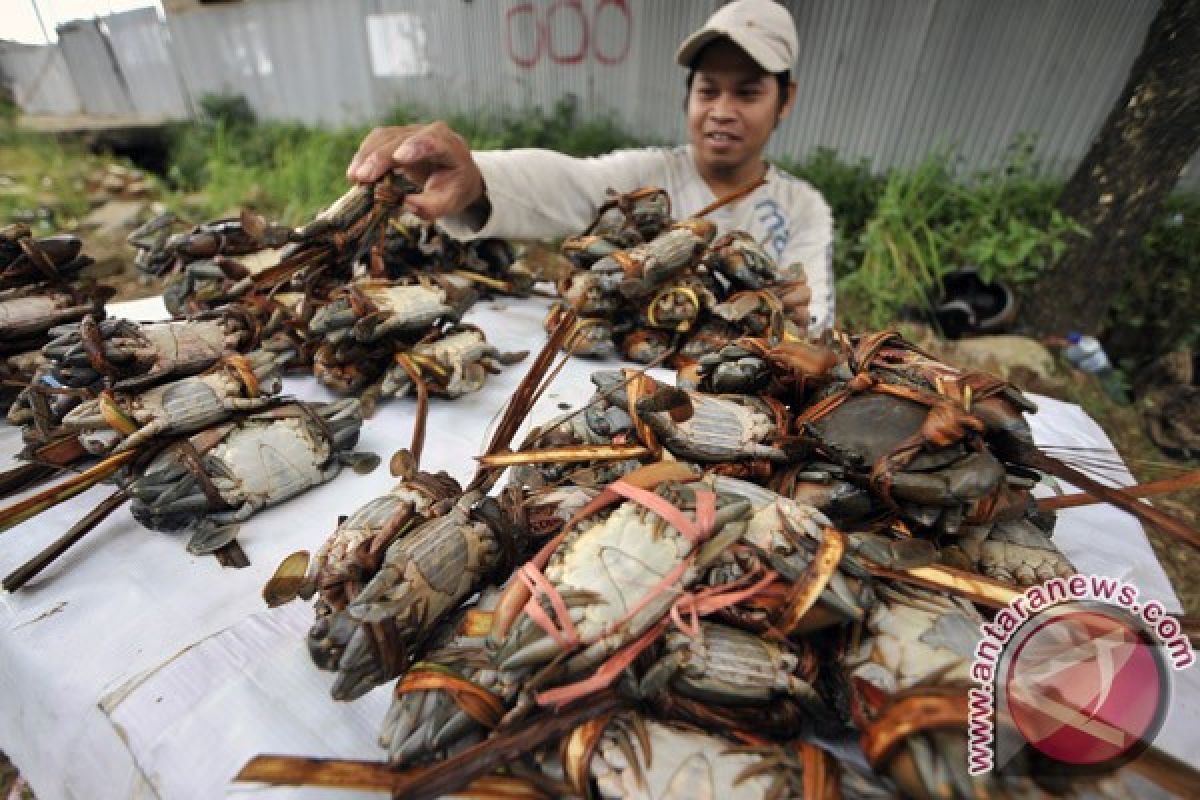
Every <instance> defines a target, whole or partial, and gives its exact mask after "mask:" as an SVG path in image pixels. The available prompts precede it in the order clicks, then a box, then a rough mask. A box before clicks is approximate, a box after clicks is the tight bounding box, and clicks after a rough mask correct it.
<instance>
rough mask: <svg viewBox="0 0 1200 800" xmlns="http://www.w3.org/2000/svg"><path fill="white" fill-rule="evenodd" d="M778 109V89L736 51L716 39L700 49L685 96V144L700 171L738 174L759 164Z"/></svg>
mask: <svg viewBox="0 0 1200 800" xmlns="http://www.w3.org/2000/svg"><path fill="white" fill-rule="evenodd" d="M788 94H789V97H788V98H787V99H786V102H785V103H784V104H783V108H782V109H781V108H780V103H779V83H778V81H777V80H776V79H775V76H774V75H771V74H770V73H767V72H764V71H763V70H762V68H761V67H759V66H758V64H756V63H754V61H753V60H752V59H751V58H750V57H749V56H748V55H746V53H745V52H744V51H743V50H742V49H741V48H740V47H738V46H737V45H735V44H733V43H732V42H730V41H729V40H727V39H719V40H717V41H715V42H713V43H712V44H711V45H709V46H708V47H706V48H704V50H703V52H702V53H701V55H700V60H699V62H698V63H697V64H696V74H695V78H694V79H693V81H692V88H691V92H690V93H689V94H688V104H687V118H688V141H689V142H691V145H692V148H693V150H694V152H695V157H696V161H697V163H698V166H700V167H701V169H702V171H703V170H705V169H712V170H718V171H729V170H735V171H736V170H738V169H740V168H744V167H746V165H748V164H751V163H753V164H757V163H758V162H759V161H760V160H761V159H762V152H763V149H764V148H765V147H766V144H767V139H769V138H770V136H771V131H772V130H774V128H775V124H776V123H777V122H778V121H779V120H781V119H783V118H784V117H785V116H787V114H788V112H789V111H790V110H791V105H792V97H791V95H792V94H793V92H791V91H789V93H788Z"/></svg>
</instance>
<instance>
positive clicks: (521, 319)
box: [0, 300, 1200, 800]
mask: <svg viewBox="0 0 1200 800" xmlns="http://www.w3.org/2000/svg"><path fill="white" fill-rule="evenodd" d="M545 310H546V309H545V304H544V302H539V301H534V300H529V301H513V300H503V301H499V302H497V303H494V304H491V305H486V306H483V307H480V308H477V309H475V310H473V311H472V312H471V314H470V315H469V321H472V322H474V323H477V324H479V325H481V326H482V327H483V328H484V330H486V331H487V334H488V338H489V339H490V340H491V341H492V342H493V343H494V344H496V345H497V346H498V347H500V348H501V349H504V350H521V349H529V350H536V349H537V348H539V347H540V346H541V344H542V342H543V341H544V338H545V337H544V335H543V333H542V330H541V320H542V317H543V316H544V314H545ZM112 313H113V314H116V315H122V316H127V317H131V318H135V319H139V318H140V319H150V318H156V317H159V316H161V315H162V314H163V310H162V306H161V304H160V303H158V302H157V301H137V302H134V303H128V304H118V305H116V306H114V307H113V309H112ZM613 366H614V365H612V364H607V365H605V364H597V363H594V362H586V361H581V360H573V361H572V362H571V363H569V364H568V365H567V367H566V369H565V370H564V372H563V374H562V375H561V376H560V377H559V379H558V381H557V382H556V383H555V385H554V386H553V387H552V388H551V390H550V391H549V392H547V394H546V395H545V396H544V397H543V398H542V400H541V401H540V403H539V405H538V407H537V408H535V410H534V412H533V413H532V414H531V416H530V419H531V420H533V421H543V420H545V419H546V418H548V417H549V416H551V415H552V414H554V413H557V412H558V411H559V405H560V404H569V405H576V404H579V403H582V402H583V401H585V400H586V398H587V397H588V396H589V395H590V394H591V388H592V387H591V385H590V383H589V382H588V379H587V376H588V375H589V374H590V372H591V371H592V370H593V369H596V368H603V367H607V368H611V367H613ZM523 374H524V366H523V365H518V366H516V367H511V368H508V369H506V370H505V372H504V373H503V374H502V375H499V376H492V377H491V378H490V379H489V382H488V385H487V386H486V387H485V389H484V390H483V391H482V392H480V393H478V394H476V395H473V396H468V397H464V398H461V399H459V400H456V401H453V402H445V401H439V400H434V401H433V402H432V403H431V408H430V419H429V432H428V439H427V443H426V448H425V453H424V457H423V463H422V466H423V467H424V468H425V469H432V470H438V469H445V470H447V471H448V472H450V473H451V474H453V475H455V476H456V477H458V478H459V479H460V480H463V481H465V480H467V479H469V477H470V475H471V473H472V471H473V469H474V462H473V460H472V457H473V456H474V455H475V454H477V453H478V452H479V451H480V450H481V449H482V447H483V443H484V441H485V440H486V438H487V434H488V433H489V430H490V425H491V423H492V422H493V421H494V419H495V417H496V415H497V414H498V411H499V409H501V408H502V406H503V404H504V402H505V401H506V400H507V398H508V396H509V393H510V392H511V391H512V390H513V388H514V387H515V386H516V384H517V383H518V381H519V380H520V378H521V376H522V375H523ZM287 389H288V391H290V392H292V393H294V394H296V395H298V396H301V397H303V398H306V399H329V398H330V397H331V395H330V394H329V393H327V392H325V391H324V390H323V389H321V388H320V387H319V386H317V385H316V383H315V382H314V381H313V380H311V379H298V380H289V381H288V383H287ZM1038 401H1039V403H1041V405H1042V410H1041V411H1040V412H1039V413H1038V414H1037V415H1036V416H1034V417H1033V425H1034V431H1035V435H1036V436H1037V438H1038V440H1039V442H1040V443H1043V444H1074V445H1080V444H1083V445H1089V446H1096V447H1105V448H1108V447H1111V444H1110V443H1109V441H1108V439H1107V437H1105V435H1104V433H1103V431H1101V430H1100V428H1099V427H1098V426H1097V425H1096V424H1095V423H1094V422H1093V421H1092V420H1091V419H1090V418H1088V417H1087V415H1086V414H1084V413H1083V411H1082V410H1081V409H1079V408H1078V407H1077V406H1073V405H1069V404H1064V403H1059V402H1057V401H1053V400H1050V399H1043V398H1038ZM413 408H414V404H413V402H412V401H411V400H393V401H389V402H386V403H383V404H381V406H380V409H379V411H378V413H377V414H376V415H375V416H374V417H373V418H372V419H370V420H368V421H367V423H366V424H365V425H364V427H363V433H362V438H361V441H360V449H364V450H370V451H374V452H376V453H378V454H379V455H381V456H382V457H383V458H384V463H385V464H386V462H387V458H388V457H389V456H390V454H391V453H392V452H393V451H395V450H396V449H397V448H399V447H406V446H407V445H408V442H409V438H410V434H411V421H412V413H413ZM18 446H19V436H18V434H17V432H16V431H15V430H12V429H5V430H3V431H2V432H0V453H4V454H5V455H7V456H11V454H13V453H15V452H16V450H17V449H18ZM3 466H7V464H4V465H3ZM1124 477H1126V478H1128V476H1127V475H1126V476H1124ZM393 483H394V479H393V478H392V477H391V476H390V475H389V474H388V472H387V469H386V467H381V468H379V469H377V470H376V471H375V472H374V473H372V474H370V475H368V476H359V475H355V474H353V473H352V472H350V471H349V470H347V471H344V472H343V474H342V475H341V476H339V477H338V478H337V479H335V480H334V481H332V482H331V483H329V484H326V485H325V486H322V487H319V488H317V489H315V490H313V491H311V492H309V493H307V494H305V495H303V496H301V497H299V498H296V499H295V500H293V501H291V502H289V503H287V504H285V505H283V506H280V507H278V508H274V509H270V510H268V511H265V512H263V513H261V514H258V515H256V516H254V517H252V518H251V519H250V520H249V521H248V522H247V523H246V524H245V525H244V526H243V528H242V532H241V534H240V536H239V540H240V542H241V544H242V547H243V548H244V549H245V551H246V553H247V555H248V556H249V558H250V561H251V566H250V567H248V568H246V569H241V570H235V569H224V568H222V567H220V566H219V565H218V564H217V563H216V561H215V560H214V559H212V558H196V557H193V556H190V555H188V554H187V552H186V551H185V549H184V542H185V538H184V537H182V536H172V535H168V534H162V533H155V532H151V531H147V530H144V529H143V528H141V527H140V526H139V525H138V524H137V523H136V522H134V520H133V518H132V517H131V516H130V515H129V512H128V510H127V509H119V510H118V511H117V512H115V513H114V514H113V515H112V516H111V517H109V518H108V519H107V520H105V521H104V522H103V523H101V524H100V526H99V527H98V528H97V529H96V530H95V531H94V532H93V533H92V534H90V535H89V536H88V537H87V538H86V539H85V540H84V541H83V542H82V543H80V544H79V545H77V546H76V547H75V548H73V549H72V550H70V551H69V552H68V553H67V554H66V555H65V556H64V557H62V558H61V559H60V560H59V561H58V562H56V563H55V564H54V565H52V566H51V567H50V568H49V569H48V570H46V571H45V572H44V573H42V575H40V576H39V577H38V578H37V579H35V580H34V581H32V582H31V583H30V584H29V585H28V586H27V587H26V588H24V589H22V590H20V591H19V592H17V593H16V594H7V593H6V594H2V595H0V687H2V688H0V698H2V699H0V709H2V710H0V749H2V750H3V751H4V752H5V753H7V754H8V755H9V756H10V757H11V758H12V760H13V761H14V763H15V764H16V765H17V767H18V768H19V769H20V770H21V772H22V774H23V775H24V776H25V777H26V778H27V779H28V780H29V782H30V784H31V785H32V786H33V788H34V790H35V792H36V793H37V796H38V797H39V798H40V800H53V799H54V798H87V799H88V800H104V799H105V798H125V797H136V798H141V797H156V796H157V797H164V798H193V797H194V798H213V797H221V796H225V795H226V794H227V793H230V794H233V795H236V796H245V795H259V794H262V795H269V796H271V797H272V798H274V797H338V798H340V797H354V796H356V794H361V793H353V792H337V791H331V790H312V789H310V790H296V789H268V788H265V787H256V786H241V785H238V786H235V785H232V784H231V783H230V781H231V778H232V777H233V775H234V774H236V772H237V771H238V769H239V768H240V767H241V766H242V765H243V764H244V763H245V762H246V761H247V760H248V759H249V758H251V757H252V756H254V755H255V754H258V753H292V754H296V755H312V756H326V757H345V758H358V759H380V758H382V757H383V751H382V750H380V749H379V748H378V747H377V746H376V745H375V736H376V732H377V729H378V723H379V721H380V720H381V718H382V716H383V713H384V711H385V709H386V707H387V704H388V701H389V694H390V687H382V688H379V689H376V690H375V691H374V692H372V693H370V694H368V695H367V696H366V697H363V698H362V699H360V700H358V701H356V702H354V703H349V704H343V703H335V702H334V701H333V700H331V699H330V697H329V693H328V690H329V685H330V683H331V676H330V675H328V674H327V673H323V672H320V671H318V670H317V669H316V668H315V667H314V666H313V665H312V663H311V661H310V660H309V658H308V654H307V652H306V650H305V647H304V641H303V637H304V633H305V631H306V629H307V627H308V625H309V623H310V622H311V619H312V612H311V609H310V608H309V607H308V606H306V605H305V604H303V603H301V602H295V603H292V604H290V605H287V606H284V607H281V608H277V609H274V610H267V609H266V608H265V605H264V603H263V601H262V598H261V594H260V592H261V588H262V585H263V583H264V582H265V581H266V580H267V578H268V577H270V575H271V573H272V572H273V571H274V569H275V567H276V565H277V564H278V563H279V561H280V560H281V559H282V558H283V557H284V556H285V555H287V554H288V553H291V552H293V551H295V550H298V549H302V548H303V549H308V550H310V551H314V550H316V548H317V547H318V546H319V545H320V544H321V542H322V541H323V540H324V539H325V537H326V536H327V535H328V534H329V533H330V532H331V531H332V530H333V528H334V526H335V524H336V521H337V517H338V516H339V515H340V514H346V513H349V512H351V511H353V510H354V509H355V508H357V507H358V506H359V505H361V504H362V503H363V502H365V501H366V500H368V499H370V498H371V497H374V496H376V495H378V494H380V493H382V492H384V491H386V490H387V488H389V487H390V486H391V485H392V484H393ZM108 491H110V488H109V487H98V488H96V489H93V490H92V491H89V492H87V493H85V494H84V495H81V496H80V497H78V498H76V499H74V500H73V501H71V502H69V503H66V504H64V505H62V506H60V507H58V508H56V509H54V510H52V511H50V512H47V513H46V514H44V515H42V516H41V517H38V518H37V519H34V520H32V521H30V522H27V523H25V524H23V525H21V526H19V527H17V528H15V529H13V530H11V531H9V532H7V533H4V534H0V574H7V573H8V572H9V571H11V570H12V569H13V568H15V567H16V566H17V565H19V564H21V563H23V562H24V561H25V560H27V559H28V558H30V557H31V556H32V555H34V554H35V553H37V552H38V551H39V550H41V549H42V548H43V547H45V546H46V545H47V544H49V543H50V542H51V541H53V540H54V539H55V538H57V537H58V536H59V535H60V534H61V533H62V532H63V531H64V530H65V529H66V528H67V527H68V526H69V525H70V524H72V523H73V522H74V521H75V520H77V519H78V518H79V517H80V516H81V515H82V514H83V513H85V512H86V510H87V509H89V508H90V507H91V506H93V505H94V504H95V503H97V502H98V501H99V500H100V499H102V498H103V497H104V496H106V494H107V492H108ZM1056 538H1057V539H1058V541H1059V543H1060V546H1061V547H1062V548H1063V550H1064V551H1066V552H1067V554H1068V555H1069V556H1070V557H1071V558H1072V559H1073V560H1074V561H1075V563H1076V564H1077V565H1078V566H1079V568H1080V569H1081V570H1084V571H1089V572H1091V571H1095V572H1100V573H1104V574H1108V575H1112V576H1114V577H1120V578H1123V579H1125V580H1131V581H1133V582H1135V583H1136V584H1137V585H1138V586H1139V587H1140V588H1141V593H1142V597H1144V598H1147V599H1149V598H1159V599H1160V600H1162V601H1163V602H1164V604H1166V605H1167V606H1168V607H1169V608H1171V609H1178V602H1177V600H1176V599H1175V596H1174V594H1173V593H1172V591H1171V588H1170V585H1169V584H1168V582H1167V579H1166V577H1165V575H1164V574H1163V572H1162V569H1161V567H1160V566H1159V565H1158V562H1157V561H1156V560H1155V557H1154V554H1153V552H1152V551H1151V549H1150V547H1149V544H1148V543H1147V541H1146V538H1145V535H1144V534H1143V532H1142V530H1141V528H1140V526H1139V525H1138V523H1137V522H1136V521H1135V520H1133V518H1131V517H1129V516H1128V515H1126V514H1124V513H1121V512H1119V511H1115V510H1113V509H1110V508H1107V507H1103V506H1095V507H1089V508H1084V509H1075V510H1071V511H1066V512H1063V513H1062V514H1061V518H1060V522H1059V526H1058V531H1057V533H1056ZM1176 678H1177V679H1176V686H1175V701H1174V704H1173V708H1172V712H1171V714H1170V716H1169V717H1168V720H1167V725H1166V727H1165V728H1164V731H1163V733H1162V734H1161V735H1160V737H1159V740H1158V743H1159V745H1160V746H1163V747H1165V748H1166V749H1167V750H1169V751H1170V752H1172V753H1174V754H1176V755H1178V756H1180V757H1183V758H1185V759H1188V760H1190V761H1193V762H1195V761H1196V760H1197V754H1198V753H1200V686H1198V681H1197V679H1196V670H1194V669H1193V670H1191V671H1190V672H1188V673H1183V674H1182V675H1177V676H1176ZM362 796H374V797H378V796H380V795H366V794H363V795H362Z"/></svg>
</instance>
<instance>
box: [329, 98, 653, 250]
mask: <svg viewBox="0 0 1200 800" xmlns="http://www.w3.org/2000/svg"><path fill="white" fill-rule="evenodd" d="M393 169H396V170H399V171H400V172H402V173H404V175H405V176H406V177H408V178H409V179H410V180H412V181H413V182H414V183H416V184H418V185H419V186H421V187H423V189H422V191H421V192H419V193H417V194H413V195H409V196H408V198H406V199H405V205H406V206H407V207H408V208H409V209H410V210H411V211H413V212H414V213H416V214H417V215H419V216H421V217H423V218H424V219H428V220H440V221H441V224H442V227H443V228H445V229H446V231H447V232H448V233H450V234H451V235H452V236H455V237H456V238H460V239H471V238H477V237H489V236H500V237H512V238H540V237H549V236H566V235H570V234H573V233H578V232H579V231H581V230H583V229H584V228H586V227H587V225H588V224H589V223H590V222H591V221H592V217H593V216H594V215H595V212H596V209H597V207H598V206H599V205H600V204H601V203H603V202H604V200H605V191H606V190H607V189H610V188H611V189H615V190H617V191H619V192H627V191H630V190H632V189H636V188H639V187H641V186H646V185H650V184H655V183H657V184H660V185H661V184H662V182H663V181H664V180H665V177H666V176H665V159H664V156H663V153H662V152H661V151H656V150H625V151H619V152H616V153H610V154H609V155H606V156H598V157H596V158H571V157H570V156H565V155H562V154H561V153H555V152H553V151H550V150H506V151H494V152H481V153H472V152H471V150H470V149H469V148H468V146H467V143H466V140H464V139H463V137H462V136H460V135H459V134H458V133H456V132H455V131H453V130H452V129H451V128H450V127H449V126H448V125H446V124H445V123H444V122H434V123H432V124H429V125H423V126H416V125H409V126H405V127H395V128H376V129H375V130H374V131H372V132H371V133H370V134H368V136H367V137H366V138H365V139H364V140H363V143H362V145H361V146H360V147H359V149H358V153H356V154H355V156H354V159H353V160H352V161H351V162H350V165H349V166H348V167H347V169H346V177H348V178H350V179H351V180H354V181H357V182H359V183H370V182H372V181H376V180H378V179H379V178H381V177H383V175H385V174H386V173H387V172H388V171H390V170H393Z"/></svg>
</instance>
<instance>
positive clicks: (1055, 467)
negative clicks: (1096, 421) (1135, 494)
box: [1026, 449, 1200, 549]
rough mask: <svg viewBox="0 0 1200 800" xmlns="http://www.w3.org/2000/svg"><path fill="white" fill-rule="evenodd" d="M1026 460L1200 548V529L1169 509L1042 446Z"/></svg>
mask: <svg viewBox="0 0 1200 800" xmlns="http://www.w3.org/2000/svg"><path fill="white" fill-rule="evenodd" d="M1026 463H1027V465H1028V466H1031V467H1033V468H1035V469H1040V470H1041V471H1042V472H1046V473H1049V474H1051V475H1053V476H1054V477H1056V478H1060V479H1062V480H1064V481H1068V482H1069V483H1071V484H1072V485H1074V486H1078V487H1079V488H1081V489H1083V490H1084V491H1085V492H1087V493H1088V494H1090V495H1092V496H1093V497H1098V498H1100V499H1101V500H1102V501H1104V502H1106V503H1111V504H1112V505H1114V506H1116V507H1117V508H1119V509H1121V510H1122V511H1128V512H1129V513H1130V514H1133V515H1134V516H1135V517H1137V518H1138V519H1139V520H1141V521H1142V522H1143V523H1145V524H1147V525H1153V526H1154V527H1156V528H1158V529H1159V530H1161V531H1162V532H1163V533H1166V534H1168V535H1170V536H1174V537H1175V538H1176V539H1182V540H1183V541H1185V542H1187V543H1188V544H1190V545H1191V546H1192V547H1195V548H1197V549H1200V533H1198V532H1197V531H1196V530H1194V529H1193V528H1191V527H1189V526H1187V525H1185V524H1184V523H1183V522H1181V521H1180V520H1177V519H1175V518H1174V517H1172V516H1171V515H1170V514H1168V513H1166V512H1165V511H1161V510H1159V509H1157V508H1155V507H1154V506H1152V505H1149V504H1148V503H1142V502H1140V501H1138V500H1136V499H1134V498H1132V497H1129V496H1128V495H1126V494H1124V493H1123V492H1122V491H1121V490H1120V489H1114V488H1113V487H1111V486H1105V485H1104V484H1103V483H1100V482H1099V481H1097V480H1095V479H1093V478H1091V477H1089V476H1087V475H1085V474H1083V473H1082V472H1080V471H1079V470H1077V469H1075V468H1074V467H1072V466H1069V465H1067V464H1064V463H1063V462H1062V461H1059V460H1058V459H1057V458H1054V457H1053V456H1049V455H1046V454H1045V453H1043V452H1042V451H1040V450H1037V449H1034V450H1033V451H1032V452H1031V453H1029V454H1028V456H1027V458H1026Z"/></svg>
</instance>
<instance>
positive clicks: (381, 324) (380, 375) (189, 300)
mask: <svg viewBox="0 0 1200 800" xmlns="http://www.w3.org/2000/svg"><path fill="white" fill-rule="evenodd" d="M413 190H414V186H413V185H412V184H411V183H409V182H408V181H407V180H405V179H404V178H403V177H402V176H399V175H388V176H386V177H385V178H383V179H381V180H380V181H378V182H376V183H375V184H372V185H360V186H355V187H354V188H352V189H350V190H349V191H348V192H346V193H345V194H344V195H343V196H342V197H340V198H339V199H338V200H337V201H335V202H334V203H333V204H332V205H331V206H330V207H329V208H327V209H325V210H324V211H322V212H321V213H320V214H318V215H317V217H316V218H315V219H314V220H312V221H311V222H309V223H308V224H306V225H303V226H301V227H299V228H290V227H287V226H284V225H277V224H271V223H269V222H268V221H267V220H265V219H264V218H263V217H262V216H260V215H258V214H254V213H252V212H249V211H243V212H242V213H241V215H240V216H238V217H235V218H227V219H219V220H214V221H211V222H206V223H203V224H201V225H197V226H187V225H185V224H184V223H182V222H181V221H180V220H179V219H178V218H176V217H174V216H173V215H171V214H165V215H162V216H160V217H156V218H155V219H152V220H151V221H149V222H148V223H146V224H145V225H143V226H142V227H141V228H139V229H138V230H136V231H134V232H133V234H131V235H130V238H129V241H130V243H131V244H132V245H133V246H134V247H135V248H136V249H137V251H138V254H137V259H136V263H137V265H138V267H139V268H140V269H141V270H143V271H144V272H146V273H148V274H152V275H157V276H165V277H166V278H167V283H166V286H165V288H164V290H163V300H164V302H165V304H166V307H167V309H168V311H169V312H170V313H172V314H173V315H175V316H176V317H182V316H187V315H193V314H197V313H203V312H206V311H211V310H213V309H216V308H221V307H227V306H228V305H229V304H237V305H238V306H240V307H242V308H244V309H247V310H248V311H249V312H251V313H253V314H254V315H255V316H256V317H257V319H258V321H259V324H260V326H261V327H262V329H263V330H262V335H263V336H264V338H266V339H267V340H274V341H275V342H276V345H275V346H276V349H280V350H283V349H288V348H290V349H293V350H295V358H294V360H293V362H292V364H291V365H290V366H291V367H292V368H303V369H311V370H312V371H313V373H314V374H315V376H316V377H317V379H318V380H319V381H320V382H321V383H322V384H324V385H326V386H328V387H330V388H332V389H334V390H335V391H339V392H361V391H362V390H364V389H368V388H370V389H371V390H372V393H378V394H380V395H382V396H385V397H387V396H393V395H404V394H407V393H409V392H415V391H418V390H421V391H424V390H428V391H429V392H430V393H432V394H435V395H441V396H446V397H457V396H459V395H462V394H465V393H467V392H471V391H475V390H477V389H479V388H480V387H481V386H482V385H483V382H484V378H485V376H486V373H487V372H488V371H493V370H496V369H498V367H499V365H501V364H503V363H507V362H508V361H510V360H511V358H510V356H509V355H508V354H503V353H500V352H499V351H497V350H496V349H495V348H494V347H492V346H490V345H489V344H488V342H487V340H486V338H485V336H484V333H483V331H482V330H480V329H479V328H477V327H475V326H471V325H462V324H460V323H459V320H460V319H461V317H462V315H463V313H464V312H465V311H466V310H467V309H468V308H469V307H470V306H471V305H472V304H473V303H474V302H475V301H476V300H477V299H478V297H479V296H480V293H481V291H482V292H507V293H514V294H515V293H523V292H525V291H527V290H528V288H529V287H530V285H531V284H532V280H531V279H529V277H528V276H526V275H524V274H523V273H522V272H521V271H520V269H519V267H514V266H513V258H512V252H511V250H510V249H509V247H508V245H507V243H505V242H503V241H500V240H494V239H491V240H483V241H479V242H471V243H466V244H464V243H459V242H456V241H454V240H452V239H450V238H449V237H448V236H446V235H445V234H444V233H443V232H441V231H440V230H439V229H437V228H436V227H434V226H431V225H427V224H425V223H423V222H422V221H421V220H420V219H418V218H417V217H415V216H413V215H412V214H409V213H407V212H404V211H403V210H402V203H403V200H404V197H405V195H406V194H407V193H409V192H411V191H413ZM181 227H182V228H184V230H179V228H181ZM515 357H516V356H512V358H515Z"/></svg>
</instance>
